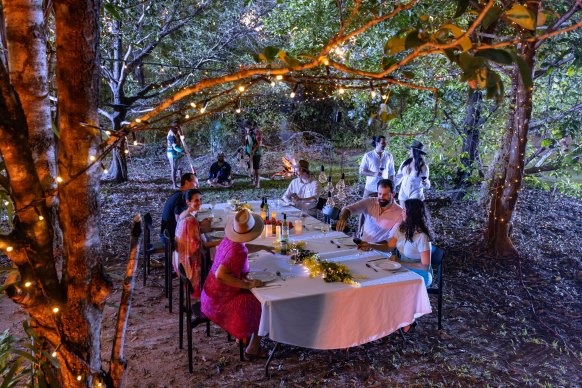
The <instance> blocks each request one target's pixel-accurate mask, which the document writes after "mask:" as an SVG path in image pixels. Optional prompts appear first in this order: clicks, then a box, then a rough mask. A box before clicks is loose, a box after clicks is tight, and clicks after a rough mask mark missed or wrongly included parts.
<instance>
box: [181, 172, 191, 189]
mask: <svg viewBox="0 0 582 388" xmlns="http://www.w3.org/2000/svg"><path fill="white" fill-rule="evenodd" d="M193 177H194V174H192V173H191V172H187V173H184V174H182V177H181V178H180V186H182V187H184V185H185V184H186V182H190V181H191V180H192V179H194V178H193Z"/></svg>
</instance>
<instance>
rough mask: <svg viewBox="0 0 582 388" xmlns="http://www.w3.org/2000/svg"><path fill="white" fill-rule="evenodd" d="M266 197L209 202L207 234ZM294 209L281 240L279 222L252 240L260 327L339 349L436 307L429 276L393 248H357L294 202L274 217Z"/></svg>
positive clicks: (277, 336)
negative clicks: (396, 258)
mask: <svg viewBox="0 0 582 388" xmlns="http://www.w3.org/2000/svg"><path fill="white" fill-rule="evenodd" d="M260 207H261V202H260V201H250V202H245V203H240V202H235V201H231V203H219V204H213V206H211V207H208V205H204V206H203V207H202V208H201V209H200V211H199V212H198V214H197V218H199V219H202V218H205V217H208V216H210V215H212V216H213V221H212V227H211V230H210V231H209V232H207V233H205V238H207V239H211V240H212V239H221V238H224V227H225V225H226V223H227V221H228V219H229V217H234V215H235V214H236V212H237V211H238V210H241V209H243V208H245V209H247V210H249V211H251V212H255V213H259V212H260V211H261V209H260ZM284 215H286V216H287V219H288V220H289V221H290V224H291V225H293V228H290V231H289V236H288V238H287V239H286V241H283V244H284V246H282V242H281V230H280V226H276V227H275V228H272V225H271V223H268V224H266V225H265V228H264V230H263V232H262V233H261V235H260V236H259V237H258V238H256V239H255V240H253V241H252V242H250V243H249V244H248V247H249V256H248V262H249V267H250V272H249V273H248V275H247V278H248V279H257V280H260V281H262V282H263V285H262V286H261V287H255V288H252V290H251V291H252V293H253V294H254V296H255V297H256V298H257V299H258V301H259V302H260V304H261V308H262V312H261V318H260V326H259V333H258V334H259V335H260V336H267V337H268V338H269V339H271V340H272V341H273V342H275V347H274V348H273V350H272V351H271V354H270V357H269V359H268V361H267V365H266V370H268V365H269V362H270V361H271V358H272V357H273V355H274V353H275V349H276V347H277V345H278V344H279V343H281V344H287V345H292V346H298V347H303V348H310V349H319V350H333V349H345V348H350V347H354V346H359V345H362V344H365V343H368V342H371V341H374V340H377V339H380V338H383V337H385V336H387V335H389V334H391V333H393V332H395V331H397V330H398V329H399V328H402V327H404V326H407V325H410V324H412V323H413V322H414V321H415V320H416V319H418V318H419V317H421V316H423V315H425V314H430V313H431V306H430V302H429V299H428V293H427V289H426V287H425V284H424V282H423V279H422V277H421V276H419V275H418V274H416V273H414V272H412V271H410V270H407V269H406V268H405V267H403V266H402V265H401V264H400V263H397V262H395V261H392V260H391V257H390V253H388V254H387V253H385V252H378V251H374V250H371V251H367V252H364V251H362V250H359V249H358V246H357V244H356V243H355V242H354V241H353V239H352V237H351V236H348V235H346V234H344V233H343V232H339V231H335V230H330V224H329V223H326V222H323V221H321V220H319V219H317V218H315V217H312V216H309V215H307V214H306V213H304V212H302V211H301V210H300V209H297V208H295V207H293V206H288V205H281V204H278V205H276V209H273V211H272V214H271V215H270V219H271V220H272V219H273V218H275V219H277V220H280V219H283V218H284ZM273 231H274V232H275V233H272V232H273Z"/></svg>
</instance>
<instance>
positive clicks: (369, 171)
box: [358, 135, 394, 234]
mask: <svg viewBox="0 0 582 388" xmlns="http://www.w3.org/2000/svg"><path fill="white" fill-rule="evenodd" d="M372 147H374V149H373V150H372V151H370V152H367V153H366V154H365V155H364V157H363V158H362V163H360V175H363V176H365V177H366V186H365V187H364V195H363V196H362V198H368V197H377V196H378V190H377V185H378V181H379V180H380V179H390V180H391V181H394V158H393V157H392V154H391V153H390V152H388V151H387V150H386V136H382V135H380V136H374V137H373V138H372ZM364 217H365V216H364V215H362V216H361V217H360V221H359V223H358V226H359V230H360V231H359V234H361V232H362V227H363V225H364Z"/></svg>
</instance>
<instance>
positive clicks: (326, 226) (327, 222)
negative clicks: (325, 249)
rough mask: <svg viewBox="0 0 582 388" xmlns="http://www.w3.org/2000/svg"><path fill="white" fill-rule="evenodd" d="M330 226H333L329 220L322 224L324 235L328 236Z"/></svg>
mask: <svg viewBox="0 0 582 388" xmlns="http://www.w3.org/2000/svg"><path fill="white" fill-rule="evenodd" d="M330 228H331V226H330V225H329V221H325V222H324V223H323V225H322V226H321V233H323V235H324V236H327V234H328V233H329V230H330Z"/></svg>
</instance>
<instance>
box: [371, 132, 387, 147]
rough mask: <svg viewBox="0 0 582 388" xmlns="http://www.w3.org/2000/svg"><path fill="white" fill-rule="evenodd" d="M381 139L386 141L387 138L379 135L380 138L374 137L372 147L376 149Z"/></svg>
mask: <svg viewBox="0 0 582 388" xmlns="http://www.w3.org/2000/svg"><path fill="white" fill-rule="evenodd" d="M380 139H384V140H386V136H384V135H378V136H374V137H373V138H372V143H371V144H372V147H376V144H378V143H379V142H380Z"/></svg>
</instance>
